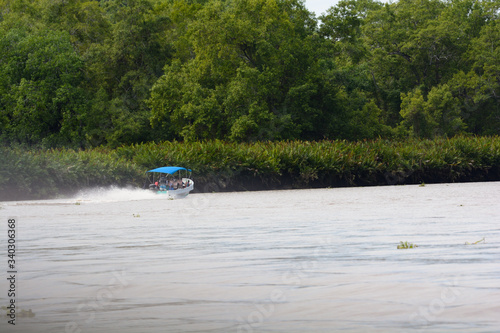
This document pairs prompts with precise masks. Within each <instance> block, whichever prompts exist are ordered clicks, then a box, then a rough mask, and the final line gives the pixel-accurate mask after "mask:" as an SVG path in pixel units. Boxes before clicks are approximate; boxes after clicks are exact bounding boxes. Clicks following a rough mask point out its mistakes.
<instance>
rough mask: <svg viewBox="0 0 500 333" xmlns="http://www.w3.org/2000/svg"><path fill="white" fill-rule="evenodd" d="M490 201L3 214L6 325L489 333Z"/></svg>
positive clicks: (402, 196) (344, 197)
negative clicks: (9, 254) (10, 320)
mask: <svg viewBox="0 0 500 333" xmlns="http://www.w3.org/2000/svg"><path fill="white" fill-rule="evenodd" d="M499 199H500V183H469V184H441V185H427V186H425V187H419V186H387V187H369V188H334V189H323V190H291V191H269V192H239V193H210V194H203V193H201V194H190V195H189V196H188V197H187V198H185V199H182V200H168V199H167V197H166V196H162V195H156V194H155V193H151V192H149V191H145V190H140V189H119V188H107V189H90V190H85V191H82V192H81V193H78V194H77V195H75V196H73V197H70V198H64V199H57V200H40V201H18V202H2V203H0V207H1V209H0V215H1V217H2V219H3V220H4V221H6V220H7V218H8V217H15V218H16V220H17V221H18V222H17V223H18V226H17V237H18V238H17V242H18V243H17V245H18V253H17V265H18V271H19V273H18V291H19V294H18V295H17V302H18V313H20V312H19V311H21V310H29V309H31V310H32V312H33V313H34V314H35V316H34V317H18V318H17V323H16V327H15V328H16V331H17V330H19V331H22V332H334V331H341V330H342V331H345V332H359V331H368V332H497V331H499V330H500V319H499V318H498V313H500V264H499V263H498V258H500V250H499V245H500V227H499V222H500V207H499V205H498V202H500V200H499ZM1 225H2V228H1V229H0V232H1V234H0V235H1V236H0V237H1V239H2V244H5V243H4V242H3V240H5V239H6V234H7V231H6V230H7V229H6V226H5V223H2V224H1ZM483 237H484V238H485V242H481V243H478V244H475V245H465V242H469V243H473V242H475V241H478V240H480V239H482V238H483ZM400 241H408V242H411V243H415V244H417V245H418V246H419V247H417V248H414V249H404V250H398V249H397V245H398V244H399V242H400ZM4 253H6V251H4ZM4 271H6V268H5V265H4ZM0 281H1V282H0V301H1V302H2V304H5V302H6V301H7V297H6V290H7V288H8V286H7V280H6V279H1V280H0ZM0 331H1V332H9V331H12V328H11V327H10V326H9V325H8V324H7V318H6V317H4V318H3V319H2V320H1V322H0Z"/></svg>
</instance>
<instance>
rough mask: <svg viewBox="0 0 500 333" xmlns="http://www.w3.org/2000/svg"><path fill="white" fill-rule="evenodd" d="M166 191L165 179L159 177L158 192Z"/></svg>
mask: <svg viewBox="0 0 500 333" xmlns="http://www.w3.org/2000/svg"><path fill="white" fill-rule="evenodd" d="M166 190H167V178H165V176H161V177H160V191H166Z"/></svg>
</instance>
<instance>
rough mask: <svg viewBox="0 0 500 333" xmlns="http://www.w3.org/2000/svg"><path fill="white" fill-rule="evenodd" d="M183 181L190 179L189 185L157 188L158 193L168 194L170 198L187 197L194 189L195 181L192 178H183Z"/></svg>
mask: <svg viewBox="0 0 500 333" xmlns="http://www.w3.org/2000/svg"><path fill="white" fill-rule="evenodd" d="M182 181H183V182H186V183H187V182H188V181H189V186H187V187H184V188H179V189H177V190H157V191H156V193H158V194H166V195H168V196H169V197H170V198H173V199H182V198H185V197H186V196H187V195H188V194H189V192H191V191H192V190H194V182H193V181H192V180H191V179H187V178H183V179H182Z"/></svg>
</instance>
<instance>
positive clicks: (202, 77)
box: [0, 0, 500, 148]
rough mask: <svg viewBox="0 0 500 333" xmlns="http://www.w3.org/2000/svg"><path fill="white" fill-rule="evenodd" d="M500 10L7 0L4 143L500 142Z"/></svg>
mask: <svg viewBox="0 0 500 333" xmlns="http://www.w3.org/2000/svg"><path fill="white" fill-rule="evenodd" d="M499 16H500V1H499V0H446V1H442V0H399V1H397V2H393V3H381V2H377V1H374V0H341V1H340V2H339V3H338V4H337V5H336V6H333V7H331V8H330V9H329V10H328V11H327V12H326V13H325V14H323V15H322V16H320V17H315V16H314V14H313V13H311V12H309V11H308V10H307V9H306V7H305V5H304V3H303V1H301V0H106V1H89V0H65V1H62V0H38V1H28V0H0V139H1V140H2V142H3V143H5V144H27V145H41V146H43V147H62V146H67V147H81V148H85V147H93V146H99V145H108V146H112V147H115V146H119V145H122V144H131V143H139V142H147V141H162V140H184V141H196V140H210V139H221V140H228V141H236V142H242V141H243V142H252V141H267V140H288V139H290V140H293V139H301V140H320V139H348V140H358V139H372V138H377V137H408V136H417V137H429V138H432V137H436V136H446V137H450V136H453V135H456V134H460V133H472V134H477V135H495V134H496V135H498V134H500V100H499V98H500V97H499V96H500V37H499V36H500V21H499Z"/></svg>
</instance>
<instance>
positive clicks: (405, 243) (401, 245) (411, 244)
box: [398, 242, 418, 249]
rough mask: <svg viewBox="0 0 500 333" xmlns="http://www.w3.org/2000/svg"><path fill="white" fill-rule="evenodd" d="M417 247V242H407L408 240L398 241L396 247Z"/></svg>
mask: <svg viewBox="0 0 500 333" xmlns="http://www.w3.org/2000/svg"><path fill="white" fill-rule="evenodd" d="M415 247H418V245H417V244H413V243H408V242H399V245H398V249H413V248H415Z"/></svg>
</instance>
